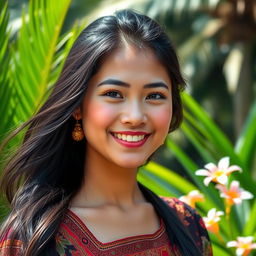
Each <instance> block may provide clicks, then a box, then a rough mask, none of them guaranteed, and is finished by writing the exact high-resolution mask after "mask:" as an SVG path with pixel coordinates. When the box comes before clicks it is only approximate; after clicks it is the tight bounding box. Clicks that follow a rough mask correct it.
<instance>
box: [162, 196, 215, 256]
mask: <svg viewBox="0 0 256 256" xmlns="http://www.w3.org/2000/svg"><path fill="white" fill-rule="evenodd" d="M161 198H162V199H163V200H164V201H165V202H166V203H167V204H168V205H169V207H170V208H172V209H174V210H175V211H176V212H177V215H178V217H179V218H180V220H181V222H182V223H183V224H184V226H186V227H187V229H188V231H189V233H190V234H191V237H192V238H193V239H194V241H195V243H196V245H197V246H198V247H199V248H200V249H201V251H202V254H203V255H204V256H212V255H213V253H212V247H211V242H210V238H209V235H208V232H207V230H206V227H205V224H204V222H203V219H202V217H201V216H200V215H199V214H198V213H197V211H196V210H195V209H193V208H192V207H190V206H189V205H187V204H185V203H183V202H182V201H180V200H178V199H177V198H170V197H161Z"/></svg>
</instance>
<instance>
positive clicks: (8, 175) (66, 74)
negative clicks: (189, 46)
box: [1, 10, 201, 256]
mask: <svg viewBox="0 0 256 256" xmlns="http://www.w3.org/2000/svg"><path fill="white" fill-rule="evenodd" d="M125 43H128V44H132V45H134V46H135V47H138V48H140V49H143V48H149V49H151V50H152V51H153V52H154V54H155V55H156V56H157V58H158V59H159V60H160V62H161V63H162V64H163V65H164V66H165V67H166V70H167V72H168V73H169V75H170V79H171V81H172V97H173V117H172V121H171V126H170V131H173V130H175V129H176V128H177V127H178V126H179V124H180V122H181V120H182V105H181V99H180V91H181V90H182V89H183V88H184V85H185V82H184V80H183V78H182V75H181V72H180V68H179V63H178V59H177V56H176V53H175V50H174V48H173V45H172V43H171V41H170V39H169V38H168V36H167V35H166V33H165V32H164V31H163V29H162V28H161V27H160V26H159V25H158V24H157V23H156V22H155V21H153V20H152V19H150V18H149V17H147V16H145V15H142V14H138V13H136V12H134V11H131V10H122V11H118V12H116V13H115V15H111V16H104V17H101V18H99V19H97V20H95V21H94V22H93V23H91V24H90V25H89V26H88V27H86V28H85V29H84V30H83V31H82V32H81V34H80V35H79V37H78V38H77V40H76V42H75V43H74V45H73V47H72V49H71V51H70V53H69V55H68V57H67V59H66V62H65V65H64V68H63V70H62V73H61V75H60V77H59V79H58V81H57V82H56V84H55V85H54V87H53V90H52V93H51V94H50V96H49V98H48V99H47V101H46V102H45V103H44V105H43V106H42V107H41V108H40V109H39V111H38V112H37V114H36V115H34V116H33V117H32V118H31V119H30V120H29V121H27V122H26V123H24V124H23V125H22V126H21V127H20V128H19V129H18V130H17V131H16V132H15V133H14V134H13V136H15V135H16V134H17V133H18V132H20V131H22V130H23V129H24V128H26V129H27V130H26V133H25V136H24V139H23V142H22V145H21V146H20V147H19V149H18V150H17V152H16V153H15V154H14V156H12V158H11V159H10V160H9V161H8V162H7V163H6V166H5V168H4V173H3V178H2V180H1V188H2V190H3V191H4V193H5V194H6V197H7V199H8V201H9V202H10V205H11V212H10V214H9V216H8V217H7V219H6V220H5V222H4V223H3V225H2V230H1V236H4V234H6V233H7V232H9V231H10V230H11V232H9V233H11V236H12V238H18V239H20V240H21V241H22V242H23V255H25V256H38V255H52V254H51V252H53V251H54V248H55V242H54V236H55V234H56V232H57V230H58V228H59V225H60V222H61V220H62V217H63V215H64V213H65V212H66V210H67V208H68V206H69V202H70V199H71V197H72V196H73V195H74V194H75V193H76V192H77V190H78V189H79V188H80V186H81V185H82V184H81V183H82V180H83V175H84V162H85V161H86V159H84V158H85V148H86V140H85V139H83V140H82V141H80V142H75V141H73V140H72V137H71V132H72V129H73V127H74V124H75V120H74V118H73V117H72V114H73V112H74V111H75V109H77V108H78V107H79V106H80V105H81V103H82V100H83V98H84V95H85V93H86V90H87V85H88V81H89V80H90V79H91V77H92V76H93V75H94V74H95V73H96V72H97V70H98V69H99V67H100V63H101V61H102V60H103V58H104V56H106V55H107V54H109V53H110V54H111V52H113V51H114V50H115V49H117V48H120V47H122V46H123V45H124V44H125ZM140 188H141V190H142V191H143V193H144V194H145V197H146V198H147V200H148V201H150V202H151V203H152V205H153V206H154V207H155V209H156V211H157V212H158V214H159V215H160V216H162V217H163V219H164V221H165V224H166V227H167V232H168V236H169V238H170V242H171V243H174V244H175V245H176V246H177V247H178V248H179V249H180V250H181V252H182V255H186V256H189V255H191V256H199V255H201V253H200V252H199V250H198V249H197V247H196V245H195V243H194V242H193V239H192V238H191V237H190V235H189V234H188V232H187V231H186V228H185V227H184V226H183V224H182V223H181V222H180V221H179V219H178V218H177V216H176V214H175V213H174V212H172V210H171V209H169V208H168V206H167V205H166V204H165V203H164V202H163V201H162V199H160V198H159V197H158V196H156V195H155V194H153V193H152V192H151V191H150V190H148V189H146V188H145V187H143V186H141V185H140Z"/></svg>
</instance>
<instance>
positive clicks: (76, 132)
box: [72, 118, 84, 141]
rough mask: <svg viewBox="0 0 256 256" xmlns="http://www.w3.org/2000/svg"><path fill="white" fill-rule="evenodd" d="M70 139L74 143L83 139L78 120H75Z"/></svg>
mask: <svg viewBox="0 0 256 256" xmlns="http://www.w3.org/2000/svg"><path fill="white" fill-rule="evenodd" d="M72 138H73V140H75V141H81V140H82V139H83V138H84V132H83V129H82V127H81V124H80V123H79V122H78V119H77V118H76V124H75V127H74V130H73V131H72Z"/></svg>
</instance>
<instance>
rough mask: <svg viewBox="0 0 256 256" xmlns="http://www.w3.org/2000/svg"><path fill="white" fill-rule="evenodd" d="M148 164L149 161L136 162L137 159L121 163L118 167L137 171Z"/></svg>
mask: <svg viewBox="0 0 256 256" xmlns="http://www.w3.org/2000/svg"><path fill="white" fill-rule="evenodd" d="M146 163H147V159H145V160H144V161H141V160H138V161H136V160H135V159H134V160H131V159H129V160H124V161H119V163H118V165H119V166H120V167H123V168H126V169H137V168H139V167H141V166H142V165H144V164H146Z"/></svg>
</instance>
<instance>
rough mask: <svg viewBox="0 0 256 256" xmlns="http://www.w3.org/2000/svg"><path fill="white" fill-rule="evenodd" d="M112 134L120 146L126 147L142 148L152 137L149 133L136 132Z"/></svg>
mask: <svg viewBox="0 0 256 256" xmlns="http://www.w3.org/2000/svg"><path fill="white" fill-rule="evenodd" d="M111 134H112V136H113V137H114V139H115V140H116V141H117V142H118V143H119V144H121V145H123V146H126V147H140V146H142V145H143V144H144V143H145V142H146V140H147V139H148V137H149V136H150V133H147V132H134V131H118V132H111Z"/></svg>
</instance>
